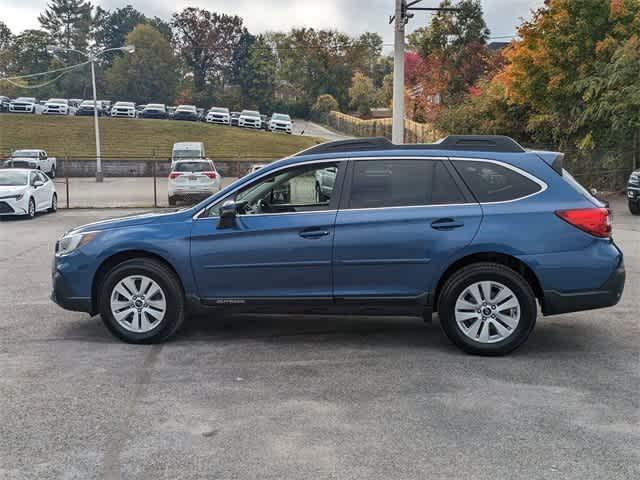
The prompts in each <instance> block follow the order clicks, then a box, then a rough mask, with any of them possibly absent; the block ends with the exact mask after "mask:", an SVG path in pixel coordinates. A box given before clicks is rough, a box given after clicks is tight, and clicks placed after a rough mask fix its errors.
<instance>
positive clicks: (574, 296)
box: [542, 257, 626, 316]
mask: <svg viewBox="0 0 640 480" xmlns="http://www.w3.org/2000/svg"><path fill="white" fill-rule="evenodd" d="M625 278H626V272H625V268H624V260H623V258H622V257H620V263H619V264H618V267H617V268H616V269H615V270H614V271H613V273H612V274H611V275H610V276H609V279H608V280H607V281H606V282H605V283H604V284H603V285H602V286H601V287H600V288H599V289H598V290H594V291H578V292H571V293H561V292H558V291H555V290H545V291H544V300H543V302H542V313H543V314H544V315H545V316H550V315H559V314H561V313H570V312H581V311H584V310H595V309H598V308H606V307H612V306H614V305H616V304H617V303H618V302H619V301H620V298H621V297H622V292H623V291H624V283H625Z"/></svg>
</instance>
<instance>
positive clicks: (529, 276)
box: [433, 252, 544, 311]
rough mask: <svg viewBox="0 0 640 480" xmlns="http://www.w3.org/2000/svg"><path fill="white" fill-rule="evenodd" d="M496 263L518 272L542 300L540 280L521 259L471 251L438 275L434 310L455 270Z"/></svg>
mask: <svg viewBox="0 0 640 480" xmlns="http://www.w3.org/2000/svg"><path fill="white" fill-rule="evenodd" d="M486 262H489V263H497V264H499V265H504V266H505V267H508V268H510V269H511V270H513V271H515V272H517V273H519V274H520V275H521V276H522V277H523V278H524V279H525V281H526V282H527V283H528V284H529V286H530V287H531V289H532V290H533V293H534V294H535V296H536V298H537V299H538V301H540V302H541V304H542V301H543V298H544V292H543V290H542V286H541V285H540V281H539V280H538V277H537V275H536V274H535V272H534V271H533V270H532V269H531V267H529V266H528V265H527V264H526V263H524V262H523V261H522V260H520V259H518V258H516V257H514V256H511V255H507V254H505V253H498V252H481V253H473V254H471V255H467V256H464V257H462V258H459V259H458V260H456V261H455V262H453V263H452V264H451V265H449V266H448V267H447V269H446V270H445V271H444V273H443V274H442V275H441V276H440V280H439V281H438V286H437V287H436V290H435V293H434V296H433V308H434V311H436V310H437V308H438V300H439V298H440V292H441V291H442V287H444V285H445V283H446V282H447V280H448V279H449V278H450V277H451V275H453V274H454V273H455V272H457V271H458V270H460V269H461V268H463V267H466V266H469V265H472V264H474V263H486Z"/></svg>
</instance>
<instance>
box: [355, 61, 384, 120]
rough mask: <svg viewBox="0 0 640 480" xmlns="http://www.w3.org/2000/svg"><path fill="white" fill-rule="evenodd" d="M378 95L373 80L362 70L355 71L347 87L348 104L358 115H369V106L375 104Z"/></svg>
mask: <svg viewBox="0 0 640 480" xmlns="http://www.w3.org/2000/svg"><path fill="white" fill-rule="evenodd" d="M377 97H378V92H377V91H376V88H375V86H374V85H373V81H372V80H371V79H370V78H369V77H367V76H365V75H364V74H363V73H362V72H356V73H355V74H354V75H353V78H352V80H351V87H350V88H349V98H350V99H351V100H350V102H349V106H350V107H351V108H354V109H355V110H357V112H358V114H359V115H360V116H363V117H366V116H369V115H371V108H372V107H373V106H375V103H376V100H377Z"/></svg>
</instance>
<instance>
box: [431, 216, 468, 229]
mask: <svg viewBox="0 0 640 480" xmlns="http://www.w3.org/2000/svg"><path fill="white" fill-rule="evenodd" d="M460 227H464V223H463V222H460V221H458V220H455V219H453V218H439V219H438V220H434V221H433V222H431V228H433V229H434V230H453V229H455V228H460Z"/></svg>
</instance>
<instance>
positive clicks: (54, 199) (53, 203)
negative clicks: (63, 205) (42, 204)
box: [49, 193, 58, 213]
mask: <svg viewBox="0 0 640 480" xmlns="http://www.w3.org/2000/svg"><path fill="white" fill-rule="evenodd" d="M57 211H58V195H57V194H55V193H54V194H53V197H51V206H50V207H49V212H50V213H54V212H57Z"/></svg>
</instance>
